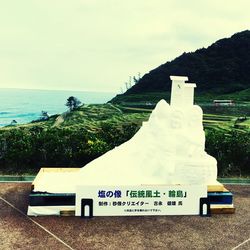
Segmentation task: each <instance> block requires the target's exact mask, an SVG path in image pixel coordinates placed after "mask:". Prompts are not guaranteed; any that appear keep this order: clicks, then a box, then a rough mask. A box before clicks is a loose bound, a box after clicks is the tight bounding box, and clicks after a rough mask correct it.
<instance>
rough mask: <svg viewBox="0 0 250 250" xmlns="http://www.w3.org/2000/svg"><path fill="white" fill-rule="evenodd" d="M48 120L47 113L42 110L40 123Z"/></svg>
mask: <svg viewBox="0 0 250 250" xmlns="http://www.w3.org/2000/svg"><path fill="white" fill-rule="evenodd" d="M48 119H49V114H48V112H47V111H43V110H42V112H41V118H40V120H41V121H46V120H48Z"/></svg>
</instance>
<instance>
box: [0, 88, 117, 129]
mask: <svg viewBox="0 0 250 250" xmlns="http://www.w3.org/2000/svg"><path fill="white" fill-rule="evenodd" d="M70 96H75V97H77V98H78V99H79V100H80V101H81V102H82V103H84V104H100V103H105V102H107V101H109V100H110V99H112V97H114V96H115V93H104V92H83V91H66V90H64V91H61V90H58V91H57V90H27V89H0V127H3V126H6V125H9V124H10V123H11V122H12V121H13V120H16V122H17V124H25V123H29V122H31V121H33V120H36V119H38V118H40V117H41V111H47V112H48V114H49V115H53V114H59V113H62V112H64V111H66V110H67V107H66V106H65V103H66V100H67V98H68V97H70Z"/></svg>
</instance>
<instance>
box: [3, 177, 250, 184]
mask: <svg viewBox="0 0 250 250" xmlns="http://www.w3.org/2000/svg"><path fill="white" fill-rule="evenodd" d="M35 177H36V176H34V175H30V176H0V182H33V180H34V179H35ZM218 181H219V182H220V183H222V184H231V185H250V178H245V179H243V178H239V179H238V178H218Z"/></svg>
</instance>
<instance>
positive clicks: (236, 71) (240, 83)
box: [112, 30, 250, 102]
mask: <svg viewBox="0 0 250 250" xmlns="http://www.w3.org/2000/svg"><path fill="white" fill-rule="evenodd" d="M249 72H250V31H249V30H246V31H243V32H240V33H236V34H235V35H233V36H232V37H230V38H225V39H221V40H218V41H217V42H215V43H213V44H212V45H211V46H209V47H208V48H202V49H198V50H196V51H195V52H191V53H183V54H182V55H181V56H179V57H177V58H175V59H174V60H173V61H171V62H166V63H164V64H162V65H160V66H159V67H157V68H155V69H153V70H152V71H150V72H149V73H147V74H145V75H144V76H143V77H142V78H141V79H140V80H139V82H138V83H137V84H135V85H134V86H132V87H131V88H130V89H129V90H127V92H126V93H124V94H123V95H118V96H117V97H115V98H114V99H113V100H112V102H119V101H122V100H123V99H124V98H125V99H128V98H130V100H134V98H133V95H135V96H134V97H136V95H144V97H142V98H141V100H147V99H148V100H151V99H150V97H149V98H147V96H148V94H149V95H150V94H151V95H152V93H158V94H159V92H170V88H171V81H170V79H169V76H170V75H180V76H188V77H189V82H196V83H198V88H197V95H198V96H199V95H204V94H205V95H206V94H213V95H216V96H223V95H225V94H231V96H232V94H233V93H234V92H237V93H239V92H240V91H242V90H246V89H250V73H249ZM248 93H249V91H248ZM158 94H156V96H158ZM238 97H239V95H238ZM137 98H138V97H137ZM247 98H248V100H249V99H250V97H249V96H248V97H247ZM244 100H246V97H245V96H244Z"/></svg>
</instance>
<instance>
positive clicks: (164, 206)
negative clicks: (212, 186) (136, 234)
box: [76, 185, 207, 216]
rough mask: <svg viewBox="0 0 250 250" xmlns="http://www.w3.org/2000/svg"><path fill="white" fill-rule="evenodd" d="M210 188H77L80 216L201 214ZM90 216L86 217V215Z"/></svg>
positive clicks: (77, 213) (197, 186)
mask: <svg viewBox="0 0 250 250" xmlns="http://www.w3.org/2000/svg"><path fill="white" fill-rule="evenodd" d="M203 197H204V198H205V197H207V186H206V185H171V186H169V185H166V186H165V185H158V186H156V185H154V186H151V185H150V186H145V185H141V186H84V185H80V186H77V187H76V216H83V215H84V210H85V208H86V207H85V206H86V205H87V206H89V208H88V209H90V210H91V212H92V214H93V216H140V215H198V214H199V206H200V198H203ZM85 216H86V214H85Z"/></svg>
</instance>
